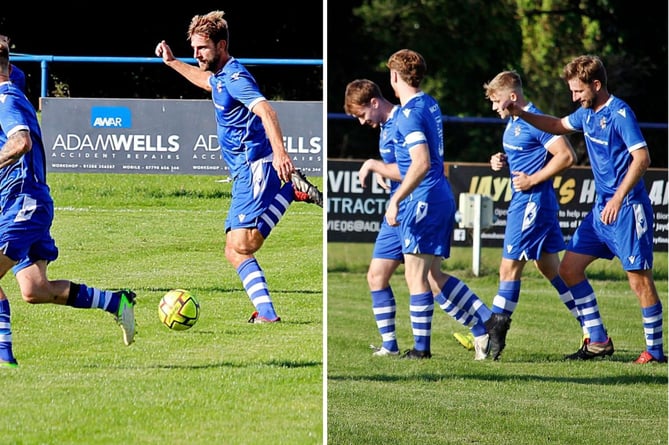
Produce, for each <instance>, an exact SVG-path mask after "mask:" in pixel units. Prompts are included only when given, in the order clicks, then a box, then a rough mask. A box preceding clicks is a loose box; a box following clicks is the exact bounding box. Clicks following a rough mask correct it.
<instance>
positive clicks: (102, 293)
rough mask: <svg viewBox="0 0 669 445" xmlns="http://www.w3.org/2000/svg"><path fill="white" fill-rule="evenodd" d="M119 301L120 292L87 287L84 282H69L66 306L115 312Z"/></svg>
mask: <svg viewBox="0 0 669 445" xmlns="http://www.w3.org/2000/svg"><path fill="white" fill-rule="evenodd" d="M120 301H121V298H120V293H119V292H113V291H110V290H102V289H98V288H95V287H88V286H87V285H85V284H77V283H72V282H71V283H70V295H69V296H68V297H67V303H66V304H67V306H72V307H75V308H79V309H91V308H95V309H102V310H104V311H107V312H110V313H112V314H116V312H117V311H118V305H119V302H120Z"/></svg>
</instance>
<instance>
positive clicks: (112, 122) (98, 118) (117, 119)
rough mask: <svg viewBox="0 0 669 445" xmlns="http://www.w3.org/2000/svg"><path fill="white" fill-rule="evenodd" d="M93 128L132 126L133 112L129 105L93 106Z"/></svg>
mask: <svg viewBox="0 0 669 445" xmlns="http://www.w3.org/2000/svg"><path fill="white" fill-rule="evenodd" d="M91 126H92V127H93V128H131V127H132V114H131V113H130V109H129V108H127V107H91Z"/></svg>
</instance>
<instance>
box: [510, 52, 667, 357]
mask: <svg viewBox="0 0 669 445" xmlns="http://www.w3.org/2000/svg"><path fill="white" fill-rule="evenodd" d="M562 77H563V79H564V80H565V81H566V82H567V84H568V86H569V89H570V91H571V96H572V100H573V101H574V102H577V103H579V104H580V105H581V107H580V108H579V109H577V110H576V111H574V112H573V113H571V114H570V115H568V116H565V117H563V118H557V117H554V116H548V115H541V114H536V113H531V112H528V111H526V110H524V109H523V108H522V107H520V106H518V104H517V103H515V102H514V101H512V100H508V101H506V102H505V103H504V104H503V105H502V108H506V109H508V110H509V112H510V113H511V114H513V115H514V116H519V117H521V118H522V119H524V120H526V121H527V122H529V123H530V124H532V125H534V126H535V127H537V128H539V129H541V130H543V131H547V132H549V133H553V134H567V133H571V132H574V131H579V132H582V133H583V135H584V137H585V145H586V148H587V150H588V157H589V159H590V165H591V167H592V174H593V176H594V179H595V190H596V192H597V198H596V200H595V203H594V206H593V208H592V210H591V211H590V213H588V215H587V216H586V217H585V218H584V219H583V221H581V224H580V225H579V226H578V228H577V229H576V231H575V233H574V235H573V237H572V239H571V240H570V241H569V245H568V246H567V251H566V253H565V255H564V257H563V258H562V261H561V262H560V270H559V272H560V276H561V277H562V279H563V280H564V281H565V283H566V284H567V286H568V287H569V290H570V292H571V293H572V296H573V298H574V300H575V301H576V306H577V308H578V310H579V312H580V313H581V314H583V315H585V314H586V313H587V312H588V308H589V307H590V305H589V303H590V302H592V301H594V300H595V294H594V291H593V289H592V286H591V285H590V282H589V281H588V279H587V277H586V275H585V270H586V268H587V267H588V266H589V265H590V264H591V263H592V262H593V261H595V260H596V259H598V258H605V259H609V260H610V259H613V257H617V258H618V259H619V260H620V262H621V264H622V267H623V269H624V270H625V272H626V273H627V278H628V281H629V284H630V287H631V289H632V291H634V293H635V294H636V296H637V299H638V301H639V304H640V306H641V320H642V323H643V331H644V335H645V339H646V349H645V350H644V351H643V352H642V353H641V354H640V355H639V357H638V358H637V359H636V360H635V363H638V364H645V363H651V362H660V363H666V361H667V357H666V355H665V353H664V348H663V340H662V330H663V320H662V303H661V301H660V298H659V296H658V293H657V289H656V287H655V281H654V280H653V218H654V215H653V208H652V206H651V202H650V199H649V197H648V192H647V191H646V186H645V184H644V181H643V174H644V172H645V171H646V169H648V166H649V165H650V155H649V153H648V147H647V145H646V141H645V139H644V137H643V135H642V134H641V130H640V128H639V124H638V123H637V120H636V116H635V115H634V112H633V111H632V109H631V108H630V107H629V106H628V105H627V103H625V102H624V101H623V100H621V99H620V98H618V97H616V96H613V95H612V94H610V93H609V91H608V89H607V75H606V69H605V68H604V64H603V63H602V61H601V59H600V58H599V57H597V56H593V55H582V56H578V57H576V58H574V59H573V60H572V61H571V62H569V63H568V64H567V65H566V66H565V67H564V70H563V74H562ZM586 323H587V319H586ZM599 327H600V328H601V326H599ZM595 328H597V326H595ZM613 352H614V348H613V342H612V341H611V339H610V338H609V337H608V336H607V335H606V331H604V330H603V329H595V330H590V337H589V338H586V339H584V341H583V344H582V346H581V348H580V349H579V350H578V351H576V352H575V353H574V354H571V355H567V356H566V357H565V358H566V359H568V360H590V359H593V358H595V357H605V356H607V355H611V354H613Z"/></svg>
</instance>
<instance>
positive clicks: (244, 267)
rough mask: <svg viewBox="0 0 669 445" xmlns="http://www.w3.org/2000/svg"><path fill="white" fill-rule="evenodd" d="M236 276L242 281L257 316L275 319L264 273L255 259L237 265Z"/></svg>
mask: <svg viewBox="0 0 669 445" xmlns="http://www.w3.org/2000/svg"><path fill="white" fill-rule="evenodd" d="M237 275H239V278H241V280H242V284H243V285H244V289H245V290H246V294H247V295H248V296H249V298H250V299H251V303H253V307H255V308H256V311H258V315H260V316H261V317H265V318H267V319H269V320H274V319H275V318H277V315H276V312H275V311H274V305H273V304H272V298H271V297H270V295H269V290H268V289H267V281H266V280H265V273H264V272H263V271H262V269H261V268H260V265H259V264H258V261H256V259H255V258H249V259H248V260H246V261H244V262H243V263H242V264H240V265H239V267H238V268H237Z"/></svg>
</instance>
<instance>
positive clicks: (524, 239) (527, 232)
mask: <svg viewBox="0 0 669 445" xmlns="http://www.w3.org/2000/svg"><path fill="white" fill-rule="evenodd" d="M525 110H526V111H529V112H531V113H537V114H539V113H541V112H540V111H539V110H538V109H537V108H536V107H535V106H534V105H533V104H531V103H530V104H528V105H527V106H526V107H525ZM559 138H560V136H555V135H552V134H550V133H546V132H543V131H541V130H539V129H537V128H536V127H534V126H532V125H530V124H528V123H527V122H525V121H524V120H522V119H520V118H519V117H511V118H509V121H508V123H507V125H506V128H505V130H504V135H503V136H502V146H503V147H504V153H505V154H506V159H507V163H508V165H509V171H510V172H514V171H519V172H523V173H525V174H527V175H531V174H533V173H536V172H538V171H539V170H541V169H542V168H544V166H545V165H546V164H547V163H548V162H549V161H550V159H551V157H552V155H551V153H550V152H549V151H548V147H549V146H550V145H551V144H552V143H554V142H555V141H556V140H558V139H559ZM511 177H512V178H513V175H512V176H511ZM511 190H512V192H511V202H510V203H509V207H508V211H507V223H506V229H505V231H504V249H503V252H502V256H503V257H504V258H507V259H511V260H517V261H531V260H538V259H539V258H540V257H541V253H542V252H546V253H556V252H560V251H562V250H564V248H565V242H564V237H563V235H562V230H561V229H560V224H559V221H558V215H557V213H558V210H559V207H558V202H557V198H556V196H555V190H553V181H550V180H548V181H543V182H541V183H539V184H537V185H535V186H533V187H532V188H530V189H529V190H523V191H520V190H515V189H514V188H513V187H512V188H511ZM519 229H520V230H519Z"/></svg>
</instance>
